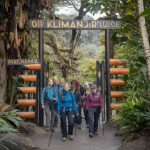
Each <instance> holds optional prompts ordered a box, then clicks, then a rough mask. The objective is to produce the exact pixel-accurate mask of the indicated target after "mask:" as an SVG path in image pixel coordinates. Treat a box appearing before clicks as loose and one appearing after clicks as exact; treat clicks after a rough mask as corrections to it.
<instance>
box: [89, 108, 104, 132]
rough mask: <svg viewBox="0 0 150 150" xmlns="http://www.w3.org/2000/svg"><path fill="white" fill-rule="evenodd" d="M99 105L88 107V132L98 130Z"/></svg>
mask: <svg viewBox="0 0 150 150" xmlns="http://www.w3.org/2000/svg"><path fill="white" fill-rule="evenodd" d="M100 111H101V109H100V107H99V106H98V107H89V108H88V115H89V132H90V133H95V132H97V130H98V120H99V116H100Z"/></svg>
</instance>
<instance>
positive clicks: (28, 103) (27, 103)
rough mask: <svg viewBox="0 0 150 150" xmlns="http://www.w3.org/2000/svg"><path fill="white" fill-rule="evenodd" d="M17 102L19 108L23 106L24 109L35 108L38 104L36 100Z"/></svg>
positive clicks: (19, 100) (20, 100)
mask: <svg viewBox="0 0 150 150" xmlns="http://www.w3.org/2000/svg"><path fill="white" fill-rule="evenodd" d="M17 102H18V104H19V106H22V107H27V106H35V104H36V100H35V99H18V100H17Z"/></svg>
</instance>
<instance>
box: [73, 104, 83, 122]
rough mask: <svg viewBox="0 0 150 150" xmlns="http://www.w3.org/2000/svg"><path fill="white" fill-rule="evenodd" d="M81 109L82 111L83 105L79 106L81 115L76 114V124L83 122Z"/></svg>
mask: <svg viewBox="0 0 150 150" xmlns="http://www.w3.org/2000/svg"><path fill="white" fill-rule="evenodd" d="M81 111H82V107H81V105H79V107H78V112H79V116H77V115H76V114H75V119H74V123H75V124H81V123H82V116H81Z"/></svg>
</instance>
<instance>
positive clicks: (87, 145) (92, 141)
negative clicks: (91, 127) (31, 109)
mask: <svg viewBox="0 0 150 150" xmlns="http://www.w3.org/2000/svg"><path fill="white" fill-rule="evenodd" d="M114 134H115V129H112V128H110V127H105V135H102V129H99V135H98V136H94V137H93V138H89V136H88V129H87V128H86V127H82V129H81V130H79V129H77V130H76V135H75V138H74V141H70V140H69V139H67V141H66V142H62V141H61V133H60V128H59V127H58V128H57V129H55V132H53V136H52V139H51V142H50V145H49V147H48V143H49V139H50V135H51V132H50V131H49V132H46V131H44V130H43V129H41V130H38V133H34V134H32V135H30V136H29V138H31V139H32V141H33V144H34V145H35V146H37V147H40V148H42V149H43V150H118V149H119V147H120V145H121V139H120V138H119V137H115V136H114Z"/></svg>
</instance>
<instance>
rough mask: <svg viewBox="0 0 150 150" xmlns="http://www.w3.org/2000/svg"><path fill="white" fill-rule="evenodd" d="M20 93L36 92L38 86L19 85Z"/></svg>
mask: <svg viewBox="0 0 150 150" xmlns="http://www.w3.org/2000/svg"><path fill="white" fill-rule="evenodd" d="M17 91H18V93H23V94H35V93H36V87H17Z"/></svg>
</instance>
